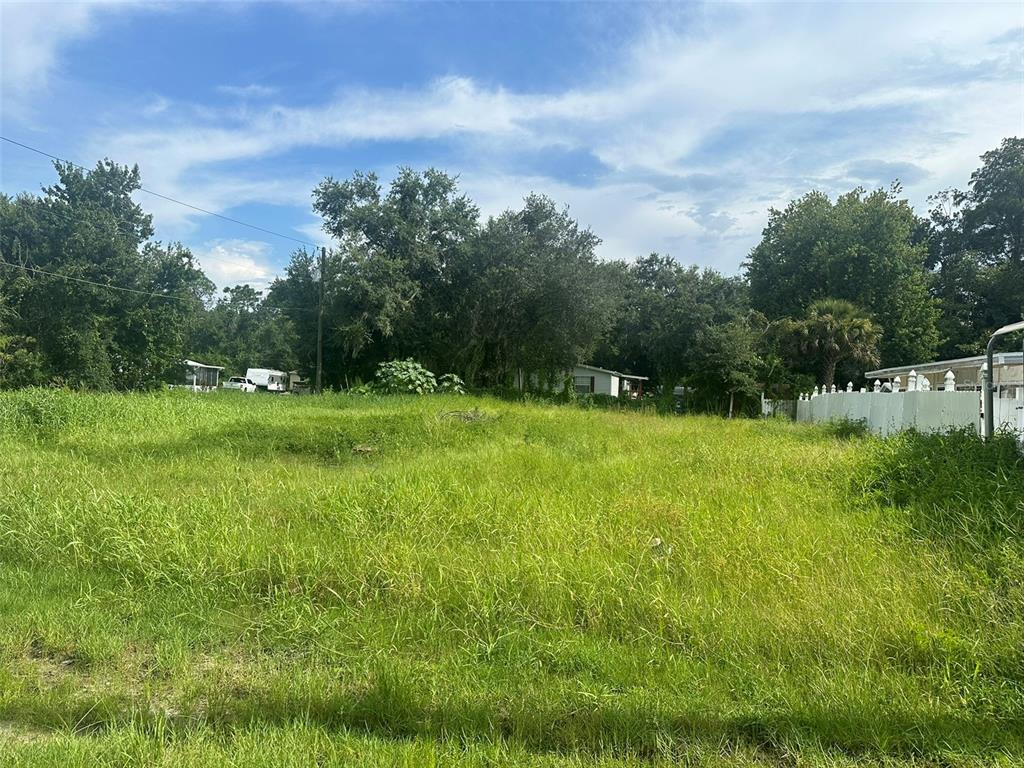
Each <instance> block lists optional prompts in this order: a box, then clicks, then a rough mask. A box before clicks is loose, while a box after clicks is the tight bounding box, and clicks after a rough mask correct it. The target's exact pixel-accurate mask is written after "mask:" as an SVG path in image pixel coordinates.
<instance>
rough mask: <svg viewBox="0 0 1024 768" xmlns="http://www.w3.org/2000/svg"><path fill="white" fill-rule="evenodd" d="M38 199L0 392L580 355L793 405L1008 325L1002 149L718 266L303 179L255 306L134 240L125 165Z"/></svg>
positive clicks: (835, 206) (1021, 208)
mask: <svg viewBox="0 0 1024 768" xmlns="http://www.w3.org/2000/svg"><path fill="white" fill-rule="evenodd" d="M55 167H56V171H57V175H58V181H57V183H55V184H54V185H53V186H50V187H47V188H44V189H43V190H42V193H41V194H28V193H24V194H20V195H17V196H15V197H10V196H0V216H2V227H0V258H2V260H3V262H4V264H0V386H3V387H17V386H30V385H46V384H51V385H53V384H55V385H64V386H70V387H83V388H95V389H122V390H124V389H139V388H146V387H153V386H159V385H160V384H161V383H162V382H167V381H177V380H178V378H179V366H180V361H181V360H182V359H183V358H185V357H190V358H193V359H199V360H203V361H204V362H210V363H214V364H221V365H224V366H226V368H227V369H228V373H232V374H233V373H240V372H244V370H245V368H247V367H249V366H260V367H276V368H281V369H285V370H292V369H298V370H300V371H303V372H305V373H312V370H313V368H314V366H315V361H316V339H317V312H316V309H317V307H318V302H319V300H320V295H321V291H322V292H323V302H324V329H325V332H324V382H325V384H326V385H329V386H331V387H334V388H345V387H352V386H356V385H358V384H360V383H361V382H363V381H366V380H368V379H369V378H370V377H372V375H373V373H374V371H375V369H376V368H377V366H378V365H379V364H380V363H382V362H385V361H389V360H398V359H406V358H414V359H416V360H418V361H420V362H422V363H423V364H424V365H425V366H427V367H428V368H429V369H431V370H434V371H437V372H451V373H455V374H457V375H458V376H460V377H462V378H463V379H464V380H465V382H466V384H467V386H469V387H471V388H476V389H490V390H497V391H500V390H506V389H510V388H512V387H514V386H515V385H516V383H517V382H521V381H527V382H530V383H531V384H532V385H534V386H537V387H540V388H542V389H549V388H553V387H555V386H557V385H559V384H560V383H561V381H560V378H561V377H563V376H564V373H565V371H566V370H567V369H568V368H571V367H572V365H574V364H575V363H579V362H589V363H594V364H597V365H601V366H603V367H609V368H615V369H618V370H622V371H625V372H630V373H636V374H642V375H647V376H650V377H651V380H652V381H651V385H652V390H653V391H656V392H660V393H662V394H663V395H664V396H665V397H666V398H668V397H670V396H671V393H672V392H673V390H674V389H675V388H677V387H680V386H682V387H684V388H685V392H686V393H687V394H686V398H687V400H688V404H689V407H692V408H698V409H705V410H711V411H715V410H718V411H720V410H722V409H723V408H726V407H727V406H726V403H727V402H730V401H737V400H738V401H739V402H740V403H742V402H748V403H749V402H751V401H752V400H753V399H754V398H755V397H757V396H758V395H759V393H760V392H762V391H763V392H766V393H767V394H768V395H769V396H773V397H787V396H788V397H792V396H794V395H795V393H797V392H799V391H803V390H807V389H809V388H811V387H813V386H814V385H815V384H821V383H825V384H831V383H832V382H833V381H840V382H843V381H846V380H853V381H855V382H856V381H857V380H858V378H859V377H860V376H861V374H862V372H863V370H865V368H866V367H867V366H875V365H882V366H885V365H898V364H905V363H914V362H921V361H927V360H932V359H937V358H944V357H960V356H965V355H970V354H977V353H980V352H981V351H982V350H983V348H984V342H985V340H986V339H987V336H988V335H989V334H990V333H991V331H992V330H993V329H994V328H996V327H998V326H999V325H1002V324H1005V323H1008V322H1012V321H1014V320H1019V319H1020V317H1021V315H1022V312H1024V139H1020V138H1009V139H1005V140H1003V141H1002V142H1001V144H1000V146H999V147H997V148H994V149H993V150H991V151H989V152H986V153H985V154H984V155H982V157H981V164H980V166H979V167H978V169H977V170H976V171H975V172H974V173H973V174H972V176H971V178H970V180H969V182H968V184H967V187H966V189H965V190H963V191H961V190H956V189H950V190H944V191H940V192H938V193H936V194H935V195H934V196H933V197H932V198H930V204H931V207H930V210H928V211H927V212H926V213H925V214H923V215H920V214H918V213H917V212H915V211H914V210H913V209H912V207H911V206H910V205H909V203H908V202H907V201H906V200H905V199H903V198H902V197H901V188H900V186H899V185H898V184H897V183H894V184H893V185H892V186H891V187H890V188H888V189H884V188H883V189H875V190H865V189H861V188H858V189H854V190H852V191H850V192H848V193H846V194H843V195H840V196H839V197H838V198H836V199H832V198H830V197H829V196H827V195H825V194H823V193H821V192H810V193H808V194H806V195H804V196H803V197H800V198H798V199H796V200H793V201H792V202H791V203H790V204H789V205H788V206H786V207H785V208H784V209H782V210H775V209H772V210H771V211H769V214H768V223H767V225H766V226H765V228H764V231H763V235H762V238H761V241H760V242H759V243H758V244H757V245H756V246H755V247H754V248H753V250H752V251H751V252H750V253H749V254H748V255H747V258H746V260H745V261H744V262H743V266H742V272H741V274H740V275H736V276H730V275H723V274H721V273H719V272H717V271H715V270H711V269H699V268H697V267H694V266H686V265H684V264H682V263H680V262H679V261H677V260H676V259H673V258H671V257H670V256H668V255H663V254H650V255H646V256H640V257H639V258H637V259H635V260H634V261H632V262H629V263H627V262H622V261H603V260H601V259H599V258H598V257H597V256H596V248H597V246H598V245H599V243H600V240H599V238H598V236H597V235H596V234H595V233H594V232H592V231H591V230H589V229H587V228H585V227H581V226H580V224H579V223H578V222H577V221H575V220H574V219H573V218H572V217H571V216H570V214H569V212H568V210H567V209H565V208H564V207H561V206H559V205H558V204H557V203H555V202H554V201H552V200H551V199H549V198H547V197H545V196H542V195H534V194H531V195H529V196H527V197H526V198H525V200H524V201H523V204H522V206H521V207H520V208H517V209H514V210H508V211H505V212H504V213H502V214H500V215H498V216H494V217H488V218H486V219H484V218H483V217H481V215H480V211H479V209H478V207H477V206H476V205H475V204H474V202H473V201H472V200H471V199H469V197H468V196H466V195H465V194H463V193H462V192H461V191H460V190H459V187H458V180H457V178H455V177H453V176H451V175H449V174H447V173H445V172H443V171H440V170H436V169H429V170H426V171H422V172H417V171H414V170H411V169H408V168H403V169H400V171H399V172H398V174H397V175H396V177H395V178H394V179H393V180H392V181H391V182H390V184H387V185H384V184H382V183H381V181H380V180H379V179H378V178H377V177H376V176H375V175H374V174H372V173H366V174H364V173H359V172H357V173H354V174H353V175H352V176H351V177H349V178H347V179H343V180H337V179H334V178H327V179H324V180H323V181H322V182H321V183H320V184H319V185H318V186H317V187H316V189H315V190H314V191H313V206H314V209H315V210H316V211H317V212H318V213H319V214H320V216H321V217H322V219H323V225H324V229H325V230H326V231H327V232H328V233H330V234H331V235H332V237H333V238H334V240H335V241H336V243H337V244H338V245H337V247H335V248H332V249H330V250H329V252H328V253H327V254H326V258H321V255H320V254H319V253H317V252H315V251H312V250H303V249H299V250H297V251H295V252H294V253H293V254H292V256H291V259H290V263H289V264H288V266H287V268H286V269H285V271H284V273H283V274H282V275H281V276H280V277H278V278H277V279H276V280H274V281H273V283H272V284H271V285H270V286H269V288H268V289H267V290H265V291H259V290H256V289H254V288H253V287H251V286H248V285H239V286H231V287H227V288H225V289H223V290H222V291H221V292H219V293H217V292H216V291H215V287H214V285H213V284H212V283H211V282H210V281H209V280H208V279H207V278H206V276H205V275H204V274H203V272H202V270H201V269H200V267H199V265H198V264H197V262H196V259H195V257H194V255H193V254H192V253H191V252H190V251H189V249H188V248H186V247H184V246H182V245H181V244H178V243H170V244H164V243H161V242H157V241H154V240H153V227H152V220H151V217H150V216H149V215H148V214H146V213H145V211H143V210H142V209H141V207H140V206H139V205H138V204H136V203H135V202H134V201H133V200H132V198H131V193H132V192H133V191H135V190H136V189H138V188H139V186H140V174H139V170H138V168H137V167H135V168H127V167H123V166H118V165H116V164H114V163H111V162H109V161H103V162H101V163H98V164H97V166H96V167H95V168H94V169H92V170H91V171H84V170H82V169H80V168H77V167H75V166H72V165H68V164H63V163H56V164H55Z"/></svg>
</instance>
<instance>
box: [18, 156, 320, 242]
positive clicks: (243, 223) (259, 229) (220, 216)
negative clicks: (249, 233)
mask: <svg viewBox="0 0 1024 768" xmlns="http://www.w3.org/2000/svg"><path fill="white" fill-rule="evenodd" d="M0 140H3V141H6V142H7V143H8V144H13V145H14V146H16V147H21V148H22V149H27V150H28V151H29V152H35V153H36V154H37V155H42V156H43V157H48V158H50V159H51V160H56V161H57V162H60V163H67V164H68V165H71V166H73V167H75V168H78V169H79V170H82V171H85V172H86V173H88V172H89V169H88V168H86V167H85V166H84V165H79V164H78V163H75V162H73V161H71V160H68V159H67V158H64V157H57V155H52V154H50V153H49V152H44V151H43V150H41V149H38V148H37V147H32V146H29V145H28V144H23V143H22V142H20V141H15V140H14V139H9V138H7V137H6V136H0ZM139 191H140V192H145V193H146V194H147V195H152V196H153V197H158V198H160V199H161V200H166V201H168V202H170V203H175V204H177V205H181V206H184V207H185V208H191V209H192V210H193V211H198V212H199V213H203V214H206V215H207V216H214V217H216V218H218V219H222V220H224V221H229V222H231V223H232V224H238V225H240V226H243V227H248V228H249V229H254V230H256V231H257V232H263V233H265V234H268V235H273V236H274V237H280V238H282V239H284V240H291V241H292V242H293V243H299V244H301V245H308V246H310V247H312V248H322V247H323V246H321V245H318V244H316V243H311V242H309V241H308V240H301V239H299V238H297V237H292V236H291V235H285V234H282V233H280V232H275V231H274V230H272V229H267V228H265V227H261V226H259V225H257V224H250V223H249V222H247V221H242V220H241V219H235V218H232V217H231V216H225V215H223V214H221V213H216V212H215V211H209V210H207V209H206V208H201V207H199V206H198V205H192V203H186V202H185V201H184V200H178V199H176V198H173V197H170V196H168V195H164V194H161V193H159V192H154V191H153V190H151V189H146V188H145V187H139Z"/></svg>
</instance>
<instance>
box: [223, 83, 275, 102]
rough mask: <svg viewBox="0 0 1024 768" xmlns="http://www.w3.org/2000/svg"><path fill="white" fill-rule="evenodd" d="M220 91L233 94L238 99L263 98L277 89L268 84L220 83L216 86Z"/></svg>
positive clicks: (271, 94)
mask: <svg viewBox="0 0 1024 768" xmlns="http://www.w3.org/2000/svg"><path fill="white" fill-rule="evenodd" d="M217 90H218V91H219V92H220V93H224V94H227V95H228V96H234V97H235V98H239V99H265V98H268V97H270V96H273V95H274V94H275V93H277V91H278V89H277V88H274V87H271V86H269V85H259V84H258V83H250V84H249V85H221V86H218V87H217Z"/></svg>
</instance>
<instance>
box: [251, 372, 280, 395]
mask: <svg viewBox="0 0 1024 768" xmlns="http://www.w3.org/2000/svg"><path fill="white" fill-rule="evenodd" d="M245 378H247V379H249V380H250V381H252V383H253V384H255V385H256V388H257V389H262V390H263V391H264V392H284V391H286V390H287V389H288V374H287V373H285V372H284V371H276V370H274V369H273V368H250V369H249V370H247V371H246V372H245Z"/></svg>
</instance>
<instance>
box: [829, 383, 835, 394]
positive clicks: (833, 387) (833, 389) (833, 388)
mask: <svg viewBox="0 0 1024 768" xmlns="http://www.w3.org/2000/svg"><path fill="white" fill-rule="evenodd" d="M829 392H831V393H832V394H833V395H834V394H835V393H836V385H835V384H833V385H832V389H830V390H829Z"/></svg>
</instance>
